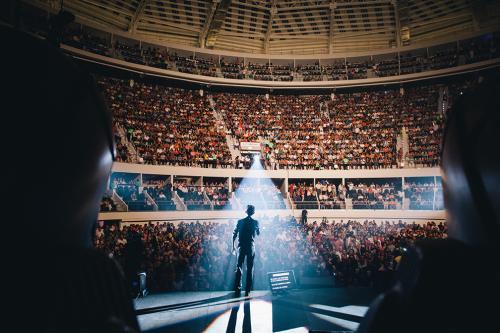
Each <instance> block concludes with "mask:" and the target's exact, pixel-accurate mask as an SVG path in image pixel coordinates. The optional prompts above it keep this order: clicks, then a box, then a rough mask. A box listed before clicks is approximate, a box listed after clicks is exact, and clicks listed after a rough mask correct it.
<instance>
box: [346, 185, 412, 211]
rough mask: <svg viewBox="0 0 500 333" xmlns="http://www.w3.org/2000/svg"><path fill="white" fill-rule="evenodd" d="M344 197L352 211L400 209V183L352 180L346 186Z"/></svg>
mask: <svg viewBox="0 0 500 333" xmlns="http://www.w3.org/2000/svg"><path fill="white" fill-rule="evenodd" d="M346 187H347V190H346V196H347V198H350V199H352V207H353V208H354V209H401V203H402V199H403V197H402V192H401V183H399V184H398V183H397V181H394V182H388V181H385V180H378V181H370V182H367V181H366V180H353V181H349V182H347V184H346Z"/></svg>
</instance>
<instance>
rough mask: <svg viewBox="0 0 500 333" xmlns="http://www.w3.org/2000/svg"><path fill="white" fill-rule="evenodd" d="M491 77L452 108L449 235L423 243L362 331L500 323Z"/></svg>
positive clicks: (447, 165) (446, 146) (495, 111)
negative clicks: (498, 320)
mask: <svg viewBox="0 0 500 333" xmlns="http://www.w3.org/2000/svg"><path fill="white" fill-rule="evenodd" d="M495 74H496V77H491V78H487V79H485V80H484V82H483V83H482V84H479V85H478V87H477V88H476V89H475V90H474V91H472V92H471V93H470V94H467V95H464V96H463V98H461V99H460V100H459V101H458V102H457V103H456V104H455V105H454V107H453V109H452V110H451V114H449V115H448V121H447V127H446V129H445V133H444V142H443V147H442V157H443V158H442V161H443V162H442V171H443V187H444V198H445V205H446V209H447V213H448V231H449V235H450V238H449V239H447V240H427V241H421V242H417V243H416V245H415V246H414V247H410V248H409V249H408V251H407V253H406V254H405V255H404V256H403V258H402V260H401V263H400V267H399V269H398V272H397V278H396V283H395V284H394V286H393V287H392V288H391V289H389V290H388V291H387V292H385V293H383V294H381V295H380V296H379V297H378V298H377V299H376V300H375V301H374V302H373V304H372V305H371V307H370V309H369V311H368V313H367V314H366V317H365V318H364V320H363V322H362V323H361V325H360V327H359V329H358V332H363V333H368V332H370V333H371V332H385V333H391V332H410V333H411V332H415V333H417V332H436V333H438V332H464V333H465V332H491V331H492V330H495V329H494V327H497V326H498V323H497V310H496V309H497V307H496V306H494V305H491V304H496V302H498V300H499V299H500V285H499V281H500V273H499V272H500V270H499V267H498V264H497V263H498V255H499V254H500V253H499V252H500V251H499V246H500V242H499V237H500V155H499V154H498V142H499V141H498V124H500V112H499V110H500V99H499V94H498V93H499V92H500V84H499V81H498V77H499V76H498V71H496V72H495Z"/></svg>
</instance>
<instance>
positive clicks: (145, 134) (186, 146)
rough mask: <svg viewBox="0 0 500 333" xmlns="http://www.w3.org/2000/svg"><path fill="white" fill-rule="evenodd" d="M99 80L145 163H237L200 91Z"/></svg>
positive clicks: (208, 165) (220, 127) (117, 118)
mask: <svg viewBox="0 0 500 333" xmlns="http://www.w3.org/2000/svg"><path fill="white" fill-rule="evenodd" d="M99 83H100V85H101V87H102V89H103V90H104V92H105V97H106V99H107V102H108V105H109V107H110V108H111V110H112V112H113V116H114V121H115V122H116V123H118V124H119V125H120V126H122V127H123V128H125V129H126V131H127V134H128V140H129V141H130V142H131V143H132V144H133V145H134V147H135V149H136V151H137V154H138V156H139V161H140V162H142V163H147V164H171V165H184V166H202V167H228V166H232V160H231V154H230V152H229V148H228V147H227V144H226V141H225V133H224V131H223V126H221V125H220V124H218V123H217V122H216V119H215V118H214V116H213V114H212V112H211V110H210V108H209V102H208V100H207V99H206V98H203V97H202V96H200V95H199V94H198V93H197V92H194V91H188V90H182V89H174V88H168V87H164V86H160V85H155V84H147V83H143V82H134V81H128V80H120V79H111V78H103V77H101V78H100V79H99Z"/></svg>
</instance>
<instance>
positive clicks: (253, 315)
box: [135, 288, 376, 333]
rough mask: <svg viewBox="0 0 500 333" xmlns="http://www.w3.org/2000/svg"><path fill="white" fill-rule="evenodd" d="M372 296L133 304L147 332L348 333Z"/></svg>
mask: <svg viewBox="0 0 500 333" xmlns="http://www.w3.org/2000/svg"><path fill="white" fill-rule="evenodd" d="M375 296H376V293H375V292H374V291H373V290H372V289H368V288H324V289H307V290H292V291H290V292H289V293H288V294H286V295H276V296H273V295H271V293H270V292H269V291H254V292H252V293H251V295H250V297H240V298H235V297H234V294H233V293H232V292H227V291H214V292H209V291H207V292H172V293H164V294H155V295H148V296H147V297H145V298H140V299H137V300H136V301H135V306H136V310H137V314H138V318H139V323H140V325H141V328H142V330H143V331H149V332H185V333H191V332H205V333H214V332H215V333H221V332H222V333H223V332H243V333H249V332H254V333H258V332H287V333H292V332H293V333H298V332H309V331H310V330H311V331H327V332H346V331H347V332H350V331H354V330H355V329H356V328H357V327H358V325H359V322H360V321H361V319H362V317H363V316H364V315H365V313H366V310H367V308H368V305H369V304H370V302H371V301H372V300H373V299H374V298H375Z"/></svg>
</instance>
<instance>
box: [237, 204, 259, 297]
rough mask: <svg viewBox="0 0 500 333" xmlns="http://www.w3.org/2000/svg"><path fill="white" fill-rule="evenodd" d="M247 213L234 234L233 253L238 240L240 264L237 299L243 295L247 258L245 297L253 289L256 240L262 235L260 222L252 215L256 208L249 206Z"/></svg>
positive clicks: (238, 266) (238, 265)
mask: <svg viewBox="0 0 500 333" xmlns="http://www.w3.org/2000/svg"><path fill="white" fill-rule="evenodd" d="M246 213H247V217H245V218H244V219H241V220H239V221H238V223H237V224H236V228H235V229H234V232H233V251H234V250H235V247H234V242H235V240H236V238H238V264H237V266H236V280H235V283H234V289H235V290H234V291H235V295H236V296H237V297H239V296H240V294H241V277H242V267H243V262H244V261H245V257H246V259H247V279H246V286H245V295H246V296H248V295H249V294H250V290H251V289H252V282H253V261H254V259H255V245H254V238H255V236H257V235H260V230H259V222H258V221H257V220H254V219H253V218H252V215H253V214H254V213H255V207H254V206H252V205H248V206H247V210H246Z"/></svg>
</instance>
